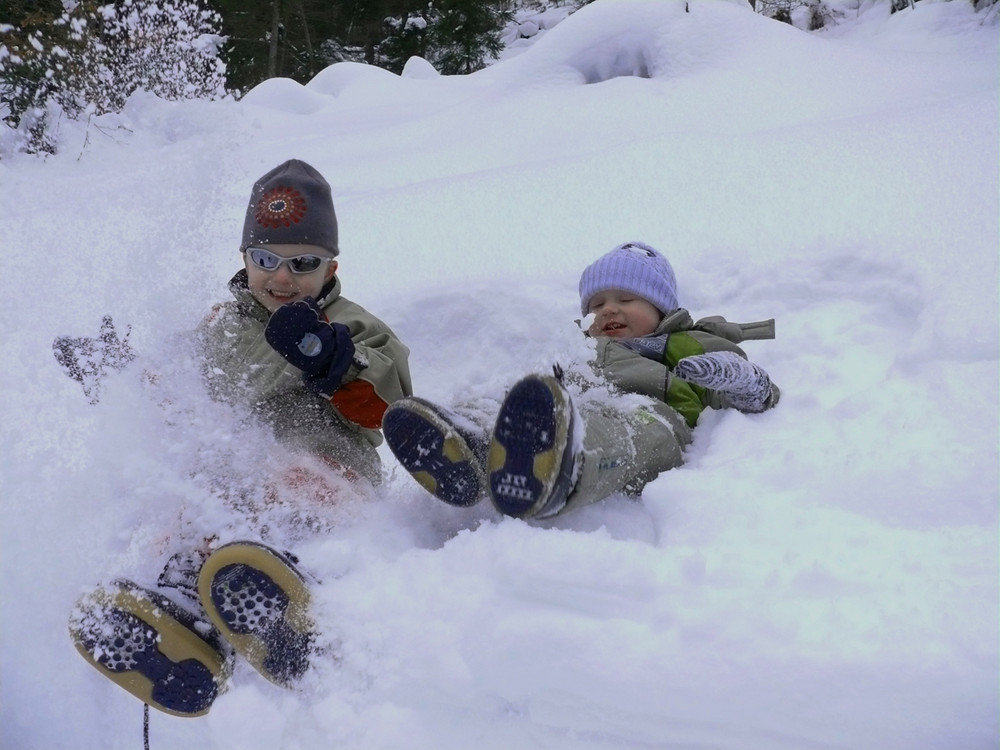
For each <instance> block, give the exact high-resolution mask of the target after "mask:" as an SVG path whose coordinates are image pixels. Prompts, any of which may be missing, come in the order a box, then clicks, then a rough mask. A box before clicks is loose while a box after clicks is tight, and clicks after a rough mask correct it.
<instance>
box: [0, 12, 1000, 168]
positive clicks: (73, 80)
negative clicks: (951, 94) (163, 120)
mask: <svg viewBox="0 0 1000 750" xmlns="http://www.w3.org/2000/svg"><path fill="white" fill-rule="evenodd" d="M734 1H735V2H740V3H742V4H748V5H750V6H751V7H752V8H753V9H754V10H755V11H757V12H758V13H761V14H763V15H766V16H769V17H771V18H774V19H775V20H778V21H784V22H787V23H793V24H795V25H799V26H802V27H803V28H805V29H808V30H815V29H819V28H822V27H823V26H826V25H828V24H831V23H836V22H837V19H838V16H843V15H844V14H845V13H850V12H852V8H853V12H856V13H860V12H861V11H862V10H864V8H865V6H871V5H875V4H879V3H884V4H889V5H891V6H892V9H893V11H895V10H897V9H899V10H901V9H903V8H905V7H907V6H912V5H913V2H915V0H734ZM961 1H964V2H971V3H972V4H973V5H975V6H976V7H977V8H978V7H980V6H983V5H990V4H994V3H995V2H996V0H961ZM591 2H593V0H114V1H113V2H102V1H101V0H0V121H2V124H3V126H2V127H0V158H3V157H4V155H10V154H11V153H16V152H27V153H41V154H46V153H55V152H56V151H57V150H58V146H59V129H60V125H61V124H62V123H63V122H64V121H65V120H67V119H68V120H81V119H88V118H92V117H94V116H99V115H102V114H105V113H108V112H117V111H120V110H121V109H122V108H123V107H124V105H125V102H126V100H127V99H128V97H129V96H131V95H132V94H133V93H134V92H136V91H139V90H142V91H147V92H150V93H153V94H156V95H157V96H160V97H161V98H164V99H168V100H177V99H195V98H200V99H217V98H222V97H225V96H235V97H237V98H239V97H241V96H242V95H243V94H244V93H246V92H247V91H249V90H250V89H252V88H253V87H255V86H256V85H258V84H259V83H261V82H262V81H265V80H267V79H270V78H276V77H282V78H289V79H292V80H294V81H297V82H299V83H303V84H304V83H306V82H308V81H309V80H311V79H312V78H313V76H315V75H316V74H317V73H319V72H320V71H321V70H323V69H324V68H326V67H327V66H329V65H332V64H334V63H338V62H345V61H346V62H356V63H364V64H368V65H375V66H378V67H381V68H385V69H387V70H390V71H392V72H394V73H401V72H402V71H403V68H404V66H405V65H406V63H407V62H408V61H409V60H411V59H412V58H419V59H422V60H425V61H427V62H428V63H430V65H431V67H433V69H434V70H435V71H436V72H437V73H439V74H443V75H459V74H468V73H472V72H474V71H476V70H479V69H482V68H483V67H485V66H487V65H489V64H490V63H491V62H493V61H494V60H496V59H498V57H499V56H500V55H501V53H503V52H504V50H505V49H506V48H508V47H510V46H511V45H512V44H516V43H518V42H520V41H523V40H525V39H527V38H530V37H532V36H534V35H536V34H538V33H539V32H542V31H544V30H545V28H546V26H547V25H554V24H555V23H558V21H560V20H562V19H563V18H565V17H566V16H567V15H569V14H571V13H573V12H574V11H576V10H578V9H579V8H580V7H582V6H584V5H588V4H590V3H591ZM553 11H555V12H553Z"/></svg>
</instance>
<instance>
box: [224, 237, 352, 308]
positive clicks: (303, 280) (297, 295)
mask: <svg viewBox="0 0 1000 750" xmlns="http://www.w3.org/2000/svg"><path fill="white" fill-rule="evenodd" d="M263 247H265V248H266V249H267V250H268V251H270V252H272V253H274V254H275V255H278V256H280V257H282V258H294V257H296V256H299V255H317V256H319V257H321V258H324V259H325V258H329V255H330V254H329V253H328V252H326V250H324V249H323V248H321V247H316V246H314V245H265V246H263ZM244 262H245V264H246V268H247V283H248V285H249V287H250V293H251V294H253V296H254V298H255V299H256V300H257V301H258V302H260V303H261V304H262V305H263V306H264V307H266V308H267V309H268V311H269V312H274V311H275V310H277V309H278V308H279V307H281V306H282V305H284V304H287V303H289V302H295V301H297V300H300V299H303V298H305V297H313V298H316V297H319V293H320V292H321V291H322V289H323V287H324V286H325V285H326V282H328V281H329V280H330V279H332V278H333V276H334V274H335V273H336V272H337V261H335V260H333V259H332V258H329V260H328V261H325V262H323V263H321V264H320V265H319V268H317V269H316V270H315V271H311V272H310V273H292V272H291V269H290V268H289V266H288V264H287V263H282V264H281V265H280V266H278V267H277V268H276V269H275V270H273V271H266V270H264V269H263V268H260V267H258V266H257V265H255V264H254V263H252V262H251V261H250V258H249V257H248V256H246V255H244Z"/></svg>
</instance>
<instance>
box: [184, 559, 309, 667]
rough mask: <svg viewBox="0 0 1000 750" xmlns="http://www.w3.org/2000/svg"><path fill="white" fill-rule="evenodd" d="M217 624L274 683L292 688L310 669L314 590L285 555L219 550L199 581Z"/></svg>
mask: <svg viewBox="0 0 1000 750" xmlns="http://www.w3.org/2000/svg"><path fill="white" fill-rule="evenodd" d="M198 594H199V596H200V598H201V602H202V605H203V606H204V607H205V611H206V612H207V613H208V616H209V619H210V620H211V621H212V624H213V625H215V627H216V628H218V630H219V632H220V633H221V634H222V636H223V637H224V638H225V639H226V640H227V641H228V642H229V643H230V644H231V645H232V647H233V648H234V649H235V650H236V651H237V653H239V654H240V655H241V656H243V657H244V658H245V659H246V660H247V661H248V662H250V664H251V665H252V666H253V667H254V669H256V670H257V671H258V672H260V673H261V674H262V675H263V676H264V677H266V678H267V679H268V680H270V681H271V682H273V683H275V684H277V685H281V686H283V687H289V686H290V685H292V684H293V683H294V682H295V681H296V680H298V679H299V678H300V677H301V676H302V674H303V673H304V672H305V671H306V669H308V667H309V653H310V651H311V645H312V640H313V623H312V620H311V619H310V618H309V614H308V610H309V598H310V597H309V588H308V586H307V585H306V582H305V579H304V578H303V577H302V575H301V574H300V573H299V572H298V570H296V569H295V566H294V565H293V564H292V562H291V561H290V560H288V559H287V558H286V557H285V556H284V555H281V554H280V553H278V552H276V551H275V550H272V549H271V548H270V547H266V546H265V545H263V544H257V543H256V542H233V543H232V544H226V545H223V546H222V547H219V548H218V549H217V550H215V551H214V552H213V553H212V554H211V555H209V557H208V559H207V560H206V561H205V564H204V565H203V566H202V568H201V573H200V574H199V576H198Z"/></svg>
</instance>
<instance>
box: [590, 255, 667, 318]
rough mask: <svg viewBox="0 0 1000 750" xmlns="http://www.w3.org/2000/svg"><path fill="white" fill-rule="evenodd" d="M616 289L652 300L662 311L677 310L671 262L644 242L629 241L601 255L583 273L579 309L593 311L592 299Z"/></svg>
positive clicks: (664, 312)
mask: <svg viewBox="0 0 1000 750" xmlns="http://www.w3.org/2000/svg"><path fill="white" fill-rule="evenodd" d="M610 289H615V290H618V291H621V292H629V293H630V294H634V295H636V296H637V297H641V298H642V299H644V300H646V301H647V302H649V303H650V304H651V305H653V307H655V308H656V309H657V310H659V311H660V313H662V314H664V315H665V314H667V313H668V312H671V311H673V310H676V309H677V308H678V307H679V305H678V304H677V279H676V278H675V277H674V269H673V268H671V267H670V263H669V262H668V261H667V259H666V258H664V257H663V256H662V255H660V254H659V253H658V252H657V251H656V250H654V249H653V248H651V247H650V246H649V245H646V244H644V243H642V242H626V243H625V244H624V245H619V246H618V247H616V248H615V249H614V250H612V251H611V252H609V253H607V254H605V255H602V256H601V257H600V258H598V259H597V260H595V261H594V262H593V263H591V264H590V265H589V266H587V267H586V268H585V269H583V275H581V276H580V311H581V312H582V313H583V314H584V315H586V314H587V313H588V312H590V300H591V299H592V298H593V297H594V296H595V295H596V294H599V293H600V292H606V291H608V290H610Z"/></svg>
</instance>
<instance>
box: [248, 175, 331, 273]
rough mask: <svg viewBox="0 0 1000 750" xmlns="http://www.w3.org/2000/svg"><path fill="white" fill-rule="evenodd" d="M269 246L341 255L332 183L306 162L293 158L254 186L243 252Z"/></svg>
mask: <svg viewBox="0 0 1000 750" xmlns="http://www.w3.org/2000/svg"><path fill="white" fill-rule="evenodd" d="M268 244H271V245H316V246H318V247H322V248H324V249H325V250H327V251H329V253H330V254H331V255H334V256H336V255H339V254H340V248H339V247H338V246H337V215H336V214H335V213H334V212H333V197H332V196H331V194H330V183H328V182H327V181H326V180H325V179H324V178H323V175H321V174H320V173H319V172H317V171H316V170H315V169H313V168H312V167H310V166H309V165H308V164H306V163H305V162H304V161H299V160H298V159H289V160H288V161H286V162H285V163H284V164H281V165H279V166H277V167H275V168H274V169H272V170H271V171H270V172H268V173H267V174H266V175H264V176H263V177H261V178H260V179H259V180H257V182H255V183H254V186H253V190H252V191H251V193H250V204H249V205H248V206H247V215H246V219H245V220H244V221H243V241H242V243H241V244H240V251H241V252H242V251H243V250H246V249H247V248H248V247H250V246H251V245H268Z"/></svg>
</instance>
